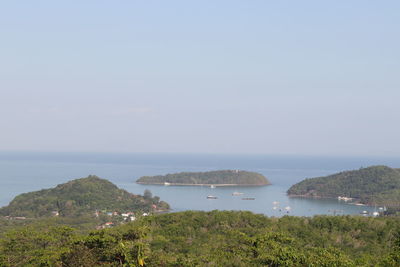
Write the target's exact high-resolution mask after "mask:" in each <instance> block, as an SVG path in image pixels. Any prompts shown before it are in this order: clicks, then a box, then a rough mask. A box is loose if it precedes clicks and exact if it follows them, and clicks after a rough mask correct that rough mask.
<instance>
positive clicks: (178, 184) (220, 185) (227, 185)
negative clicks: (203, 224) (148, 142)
mask: <svg viewBox="0 0 400 267" xmlns="http://www.w3.org/2000/svg"><path fill="white" fill-rule="evenodd" d="M136 183H137V184H142V185H163V186H208V187H211V186H215V187H229V186H230V187H234V186H236V187H238V186H243V187H244V186H267V185H271V184H188V183H169V184H168V185H166V184H165V183H143V182H136Z"/></svg>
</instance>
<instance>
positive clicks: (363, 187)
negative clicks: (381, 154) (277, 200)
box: [287, 166, 400, 207]
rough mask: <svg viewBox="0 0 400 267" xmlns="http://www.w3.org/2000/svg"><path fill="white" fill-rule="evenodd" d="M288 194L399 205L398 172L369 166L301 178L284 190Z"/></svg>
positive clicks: (399, 173)
mask: <svg viewBox="0 0 400 267" xmlns="http://www.w3.org/2000/svg"><path fill="white" fill-rule="evenodd" d="M287 193H288V194H289V195H292V196H293V195H295V196H305V197H327V198H337V197H338V196H345V197H350V198H354V200H355V201H358V202H361V203H365V204H372V205H373V204H376V205H386V206H392V207H397V206H400V171H399V170H398V169H393V168H389V167H387V166H372V167H368V168H362V169H359V170H355V171H345V172H341V173H337V174H333V175H329V176H326V177H318V178H312V179H305V180H304V181H302V182H300V183H297V184H295V185H293V186H292V187H291V188H289V190H288V191H287Z"/></svg>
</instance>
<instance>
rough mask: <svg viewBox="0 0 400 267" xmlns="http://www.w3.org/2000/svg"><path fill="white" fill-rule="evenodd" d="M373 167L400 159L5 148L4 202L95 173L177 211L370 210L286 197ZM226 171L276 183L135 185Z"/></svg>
mask: <svg viewBox="0 0 400 267" xmlns="http://www.w3.org/2000/svg"><path fill="white" fill-rule="evenodd" d="M370 165H388V166H391V167H399V166H400V159H398V158H383V157H380V158H377V157H375V158H373V157H364V158H361V157H359V158H356V157H314V156H282V155H278V156H274V155H215V154H214V155H206V154H122V153H120V154H117V153H65V152H64V153H61V152H60V153H49V152H0V206H4V205H7V204H8V203H9V202H10V201H11V200H12V199H13V198H14V197H15V196H16V195H18V194H20V193H25V192H30V191H35V190H40V189H43V188H50V187H54V186H56V185H57V184H60V183H65V182H67V181H69V180H72V179H76V178H81V177H86V176H88V175H89V174H94V175H97V176H99V177H102V178H105V179H108V180H110V181H111V182H113V183H115V184H116V185H117V186H119V187H121V188H124V189H126V190H127V191H129V192H132V193H134V194H142V193H143V191H144V190H145V189H149V190H150V191H151V192H152V193H153V195H157V196H159V197H160V198H161V199H162V200H165V201H167V202H168V203H169V204H170V205H171V208H172V211H184V210H205V211H208V210H215V209H218V210H248V211H252V212H255V213H262V214H265V215H268V216H283V215H295V216H313V215H317V214H331V215H332V214H360V212H362V211H364V210H367V211H369V212H371V211H373V210H375V209H376V207H367V206H355V205H350V204H346V203H344V202H339V201H337V200H335V199H305V198H290V197H288V196H287V195H286V190H287V189H288V188H289V187H290V186H291V185H293V184H295V183H297V182H299V181H301V180H303V179H304V178H311V177H318V176H324V175H328V174H333V173H336V172H339V171H344V170H349V169H358V168H360V167H366V166H370ZM222 169H240V170H248V171H255V172H259V173H262V174H263V175H265V176H266V177H267V178H268V179H269V180H270V181H271V183H272V185H270V186H263V187H217V188H214V189H213V188H210V187H195V186H157V185H139V184H136V183H135V181H136V179H138V178H139V177H141V176H144V175H158V174H167V173H174V172H181V171H210V170H222ZM234 191H237V192H241V193H243V195H241V196H232V193H233V192H234ZM208 195H213V196H216V197H217V199H206V197H207V196H208ZM246 197H248V198H254V200H242V198H246ZM273 202H275V204H273ZM276 202H279V204H277V203H276ZM274 207H275V208H274ZM285 208H286V209H285Z"/></svg>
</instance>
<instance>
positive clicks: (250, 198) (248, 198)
mask: <svg viewBox="0 0 400 267" xmlns="http://www.w3.org/2000/svg"><path fill="white" fill-rule="evenodd" d="M254 199H256V198H255V197H244V198H242V200H254Z"/></svg>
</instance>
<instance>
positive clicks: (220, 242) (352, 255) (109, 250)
mask: <svg viewBox="0 0 400 267" xmlns="http://www.w3.org/2000/svg"><path fill="white" fill-rule="evenodd" d="M399 234H400V221H399V218H398V217H385V218H368V217H361V216H356V217H351V216H335V217H333V216H317V217H314V218H302V217H283V218H267V217H265V216H263V215H257V214H252V213H250V212H233V211H232V212H230V211H212V212H192V211H188V212H180V213H170V214H160V215H154V216H149V217H142V218H141V219H140V220H138V221H135V222H133V223H129V224H125V225H121V226H117V227H114V228H110V229H103V230H96V231H92V232H90V233H87V234H79V233H78V232H77V231H76V230H74V229H72V228H69V227H65V226H51V225H49V224H43V225H40V224H36V225H34V226H20V227H17V228H15V229H14V230H11V231H9V232H8V233H7V234H6V235H5V236H4V237H3V238H1V239H0V266H7V267H9V266H81V267H84V266H87V267H89V266H90V267H91V266H243V267H245V266H246V267H247V266H291V267H292V266H354V267H355V266H385V267H386V266H400V236H399Z"/></svg>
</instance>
